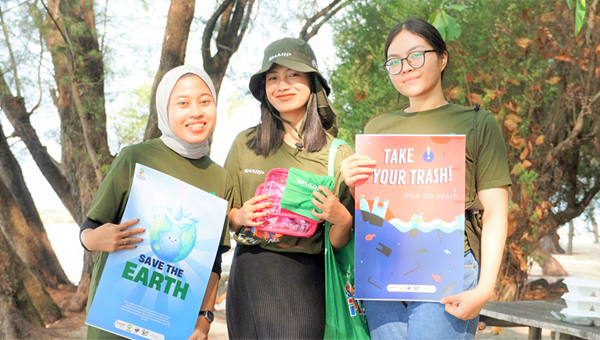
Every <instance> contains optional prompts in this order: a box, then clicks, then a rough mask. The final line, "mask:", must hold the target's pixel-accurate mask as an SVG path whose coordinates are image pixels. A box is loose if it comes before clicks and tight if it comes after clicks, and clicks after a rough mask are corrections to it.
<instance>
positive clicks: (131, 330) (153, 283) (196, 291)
mask: <svg viewBox="0 0 600 340" xmlns="http://www.w3.org/2000/svg"><path fill="white" fill-rule="evenodd" d="M226 213H227V201H225V200H223V199H221V198H219V197H216V196H214V195H213V194H209V193H206V192H204V191H202V190H200V189H198V188H196V187H193V186H191V185H189V184H187V183H184V182H182V181H180V180H178V179H175V178H173V177H171V176H168V175H166V174H164V173H162V172H159V171H156V170H153V169H151V168H149V167H147V166H144V165H141V164H136V168H135V175H134V178H133V184H132V187H131V193H130V196H129V199H128V201H127V206H126V207H125V213H124V215H123V218H122V221H129V220H132V219H134V218H140V222H139V223H138V224H137V225H134V226H133V227H132V228H137V227H142V228H144V229H146V231H145V232H144V233H142V234H138V235H141V236H137V235H136V236H133V237H141V238H143V239H144V241H143V242H141V243H137V245H138V247H137V248H136V249H126V250H120V251H117V252H114V253H110V254H109V256H108V259H107V261H106V265H105V267H104V272H103V274H102V278H101V280H100V283H99V285H98V290H97V292H96V296H95V298H94V301H93V303H92V306H91V308H90V312H89V314H88V317H87V319H86V324H88V325H91V326H94V327H98V328H101V329H104V330H106V331H108V332H111V333H115V334H118V335H121V336H124V337H127V338H130V339H153V340H163V339H187V338H188V337H189V336H190V335H191V334H192V333H193V331H194V327H195V325H196V320H197V318H198V312H199V311H200V305H201V304H202V300H203V299H204V292H205V291H206V286H207V284H208V280H209V277H210V273H211V271H212V266H213V263H214V261H215V256H216V253H217V249H218V246H219V243H220V240H221V233H222V231H223V224H224V223H225V214H226Z"/></svg>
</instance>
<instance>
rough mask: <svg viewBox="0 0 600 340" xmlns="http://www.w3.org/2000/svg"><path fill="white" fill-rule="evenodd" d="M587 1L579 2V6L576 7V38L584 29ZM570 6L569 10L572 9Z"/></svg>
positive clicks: (581, 0)
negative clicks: (582, 28)
mask: <svg viewBox="0 0 600 340" xmlns="http://www.w3.org/2000/svg"><path fill="white" fill-rule="evenodd" d="M585 5H586V4H585V0H577V5H576V7H575V36H577V35H579V31H581V27H583V20H584V18H585ZM571 7H572V5H571V6H569V8H571Z"/></svg>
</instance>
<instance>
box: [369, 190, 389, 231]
mask: <svg viewBox="0 0 600 340" xmlns="http://www.w3.org/2000/svg"><path fill="white" fill-rule="evenodd" d="M389 203H390V201H389V200H385V201H383V206H379V197H375V202H373V211H372V213H371V224H372V225H375V226H378V227H381V226H383V220H385V214H386V213H387V208H388V204H389Z"/></svg>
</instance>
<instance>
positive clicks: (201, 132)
mask: <svg viewBox="0 0 600 340" xmlns="http://www.w3.org/2000/svg"><path fill="white" fill-rule="evenodd" d="M167 112H168V115H169V126H170V127H171V130H172V131H173V133H174V134H175V135H176V136H177V137H178V138H179V139H181V140H182V141H184V142H187V143H190V144H198V143H202V142H204V141H205V140H206V139H207V138H208V136H209V135H210V133H211V132H212V131H213V130H214V128H215V125H216V123H217V106H216V104H215V101H214V98H213V96H212V94H211V92H210V89H209V88H208V86H207V85H206V83H205V82H204V81H203V80H202V79H201V78H200V77H198V76H197V75H190V74H188V75H184V76H182V77H181V78H179V80H178V81H177V83H176V84H175V87H173V91H171V95H170V96H169V104H168V105H167Z"/></svg>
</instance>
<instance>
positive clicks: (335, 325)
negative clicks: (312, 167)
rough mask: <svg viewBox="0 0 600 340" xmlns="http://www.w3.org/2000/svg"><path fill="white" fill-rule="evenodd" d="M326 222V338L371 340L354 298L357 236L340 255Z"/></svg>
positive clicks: (337, 141) (332, 154)
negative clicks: (355, 244) (332, 244)
mask: <svg viewBox="0 0 600 340" xmlns="http://www.w3.org/2000/svg"><path fill="white" fill-rule="evenodd" d="M343 143H344V144H345V143H346V142H344V141H343V140H341V139H335V140H334V141H333V143H331V149H330V150H329V169H328V175H329V176H333V173H334V165H335V162H334V161H335V154H336V152H337V148H338V147H339V146H340V145H341V144H343ZM330 227H331V226H330V224H329V222H325V333H324V334H323V338H324V339H370V336H369V327H368V326H367V316H366V315H365V313H364V309H363V306H362V303H361V302H360V301H358V300H356V299H354V233H352V238H351V239H350V242H348V244H347V245H346V246H345V247H344V248H342V249H340V251H338V252H337V253H336V252H335V251H334V250H333V247H332V246H331V242H330V241H329V237H328V235H329V229H330Z"/></svg>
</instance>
